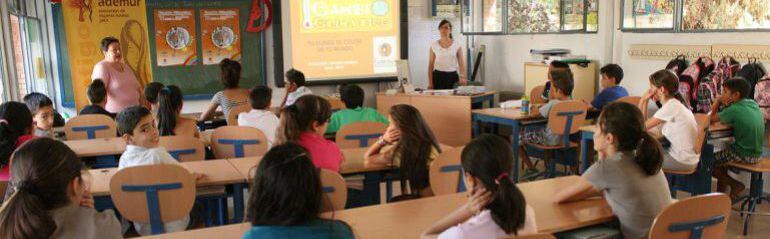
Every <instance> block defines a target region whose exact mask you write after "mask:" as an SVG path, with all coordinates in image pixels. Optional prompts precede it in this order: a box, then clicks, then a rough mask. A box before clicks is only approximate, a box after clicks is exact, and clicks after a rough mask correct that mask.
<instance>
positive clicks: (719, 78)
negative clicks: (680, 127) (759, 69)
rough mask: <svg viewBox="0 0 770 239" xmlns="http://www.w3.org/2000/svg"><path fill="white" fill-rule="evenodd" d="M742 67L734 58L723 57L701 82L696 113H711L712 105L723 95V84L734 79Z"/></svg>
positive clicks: (697, 93) (696, 98)
mask: <svg viewBox="0 0 770 239" xmlns="http://www.w3.org/2000/svg"><path fill="white" fill-rule="evenodd" d="M740 67H741V65H740V63H738V61H736V60H735V59H734V58H733V57H729V56H727V57H722V59H721V60H719V63H718V64H717V66H716V67H715V68H714V71H712V72H711V73H709V74H708V75H707V76H706V77H703V78H702V79H701V80H700V83H699V84H698V87H697V92H696V95H695V100H696V102H697V103H696V106H695V112H696V113H709V110H710V109H711V104H712V103H713V102H714V100H715V99H716V98H718V97H719V96H720V95H722V82H724V81H726V80H727V79H730V78H732V77H733V76H734V75H735V73H736V72H738V70H739V69H740Z"/></svg>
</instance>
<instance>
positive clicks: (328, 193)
mask: <svg viewBox="0 0 770 239" xmlns="http://www.w3.org/2000/svg"><path fill="white" fill-rule="evenodd" d="M320 170H321V185H323V193H324V197H323V206H322V210H321V211H322V212H328V211H338V210H344V209H345V203H347V200H348V187H347V185H346V184H345V179H344V178H342V176H341V175H340V174H339V173H336V172H333V171H330V170H326V169H320Z"/></svg>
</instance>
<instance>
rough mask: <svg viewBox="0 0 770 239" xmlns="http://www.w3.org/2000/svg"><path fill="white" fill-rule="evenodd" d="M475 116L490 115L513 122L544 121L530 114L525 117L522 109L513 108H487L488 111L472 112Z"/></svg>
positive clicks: (540, 117)
mask: <svg viewBox="0 0 770 239" xmlns="http://www.w3.org/2000/svg"><path fill="white" fill-rule="evenodd" d="M471 113H473V114H481V115H488V116H494V117H499V118H505V119H512V120H530V119H542V118H543V117H542V116H534V115H532V113H531V112H530V114H529V115H523V114H521V109H520V108H513V109H509V108H506V109H503V108H486V109H478V110H473V111H471Z"/></svg>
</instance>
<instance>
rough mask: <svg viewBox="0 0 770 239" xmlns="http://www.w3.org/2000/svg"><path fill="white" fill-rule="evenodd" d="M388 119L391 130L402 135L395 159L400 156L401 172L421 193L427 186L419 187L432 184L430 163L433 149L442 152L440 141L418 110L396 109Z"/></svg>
mask: <svg viewBox="0 0 770 239" xmlns="http://www.w3.org/2000/svg"><path fill="white" fill-rule="evenodd" d="M388 115H389V118H390V123H391V124H390V126H388V128H389V129H395V130H398V131H399V132H400V133H401V134H400V137H399V139H398V143H397V144H396V146H395V148H394V149H393V152H394V155H400V158H401V172H402V173H403V174H404V176H405V177H406V178H407V179H409V181H410V183H411V187H412V189H414V190H418V189H421V188H422V186H425V185H416V184H415V183H419V182H425V181H427V180H428V178H427V177H428V175H427V174H426V172H427V170H428V159H429V158H430V156H431V152H432V151H433V149H436V150H439V149H440V147H439V145H438V142H437V141H436V137H434V136H433V132H432V131H431V130H430V127H429V126H428V124H427V123H426V122H425V120H424V119H423V117H422V114H420V111H419V110H417V108H415V107H414V106H411V105H405V104H400V105H394V106H393V107H390V112H389V113H388ZM439 152H440V150H439Z"/></svg>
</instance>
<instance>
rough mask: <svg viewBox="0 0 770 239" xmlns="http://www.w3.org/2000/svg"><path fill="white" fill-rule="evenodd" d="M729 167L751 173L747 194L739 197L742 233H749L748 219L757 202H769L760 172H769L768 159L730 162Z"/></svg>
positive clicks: (745, 234) (754, 210)
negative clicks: (754, 162) (755, 162)
mask: <svg viewBox="0 0 770 239" xmlns="http://www.w3.org/2000/svg"><path fill="white" fill-rule="evenodd" d="M728 165H729V166H730V167H732V168H735V169H738V170H739V171H744V172H748V173H750V174H751V183H750V184H749V195H748V196H743V197H741V198H740V201H742V202H741V211H740V213H741V217H743V235H744V236H747V235H748V234H749V220H750V219H751V215H752V214H756V213H755V212H756V210H757V204H759V203H761V202H762V201H765V202H767V203H770V195H768V194H767V193H764V192H763V191H762V187H763V184H764V180H763V179H762V174H763V173H767V172H770V159H768V158H761V159H760V160H759V162H758V163H757V164H744V163H738V162H731V163H729V164H728ZM758 215H765V214H758Z"/></svg>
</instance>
